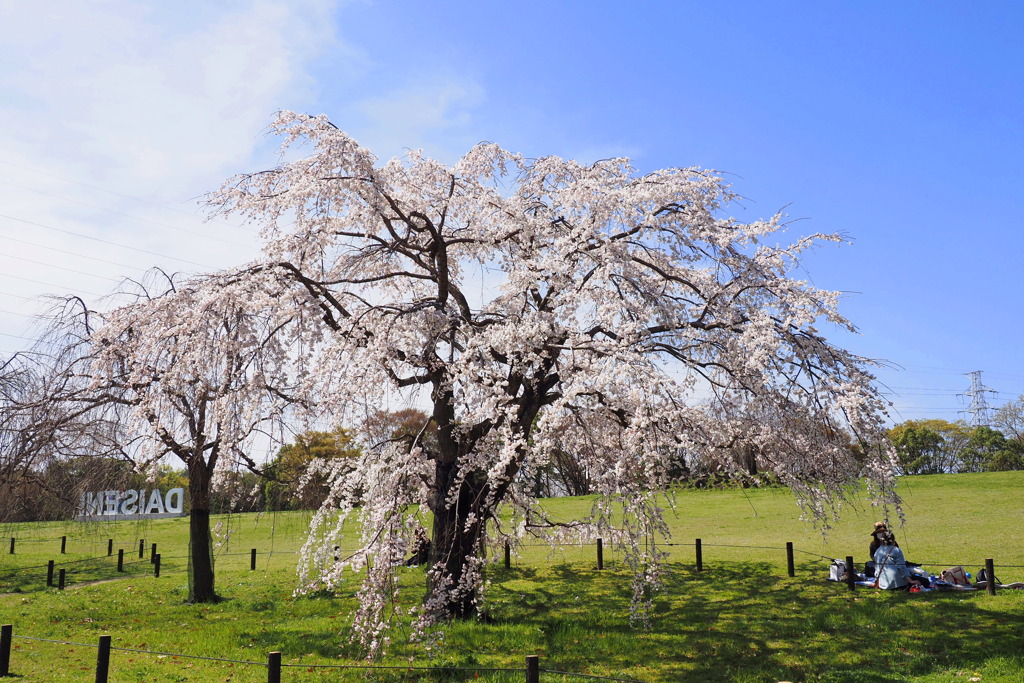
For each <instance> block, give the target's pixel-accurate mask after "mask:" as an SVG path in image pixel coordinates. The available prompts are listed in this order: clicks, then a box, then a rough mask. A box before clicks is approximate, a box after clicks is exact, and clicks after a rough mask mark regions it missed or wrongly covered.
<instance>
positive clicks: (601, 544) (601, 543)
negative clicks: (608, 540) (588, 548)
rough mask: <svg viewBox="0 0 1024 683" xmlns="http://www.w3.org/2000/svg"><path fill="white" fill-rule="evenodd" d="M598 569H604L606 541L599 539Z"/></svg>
mask: <svg viewBox="0 0 1024 683" xmlns="http://www.w3.org/2000/svg"><path fill="white" fill-rule="evenodd" d="M597 568H598V569H604V539H601V538H599V539H597Z"/></svg>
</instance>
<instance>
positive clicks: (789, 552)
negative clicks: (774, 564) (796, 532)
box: [786, 541, 796, 578]
mask: <svg viewBox="0 0 1024 683" xmlns="http://www.w3.org/2000/svg"><path fill="white" fill-rule="evenodd" d="M786 567H787V569H788V570H789V576H790V578H792V577H794V576H796V565H794V564H793V542H792V541H786Z"/></svg>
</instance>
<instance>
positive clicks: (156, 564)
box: [153, 553, 160, 579]
mask: <svg viewBox="0 0 1024 683" xmlns="http://www.w3.org/2000/svg"><path fill="white" fill-rule="evenodd" d="M153 578H155V579H159V578H160V553H157V554H156V555H154V556H153Z"/></svg>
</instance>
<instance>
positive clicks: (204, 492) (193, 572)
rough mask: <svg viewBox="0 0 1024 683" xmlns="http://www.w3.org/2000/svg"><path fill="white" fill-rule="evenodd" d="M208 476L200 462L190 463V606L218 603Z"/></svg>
mask: <svg viewBox="0 0 1024 683" xmlns="http://www.w3.org/2000/svg"><path fill="white" fill-rule="evenodd" d="M197 461H198V462H197ZM210 474H211V473H210V470H209V468H207V466H206V463H205V462H204V461H203V460H202V458H199V457H196V458H194V460H193V461H192V462H190V463H189V467H188V491H189V498H190V504H189V537H188V601H189V602H191V603H200V602H218V601H219V600H220V598H219V597H218V596H217V593H216V592H215V591H214V588H213V578H214V577H213V543H212V538H211V534H210V480H211V476H210Z"/></svg>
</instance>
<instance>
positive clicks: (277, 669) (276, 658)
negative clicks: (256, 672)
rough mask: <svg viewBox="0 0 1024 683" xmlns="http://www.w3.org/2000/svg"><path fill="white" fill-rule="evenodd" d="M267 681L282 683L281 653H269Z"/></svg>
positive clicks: (269, 682)
mask: <svg viewBox="0 0 1024 683" xmlns="http://www.w3.org/2000/svg"><path fill="white" fill-rule="evenodd" d="M267 683H281V653H280V652H271V653H270V654H269V655H267Z"/></svg>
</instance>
